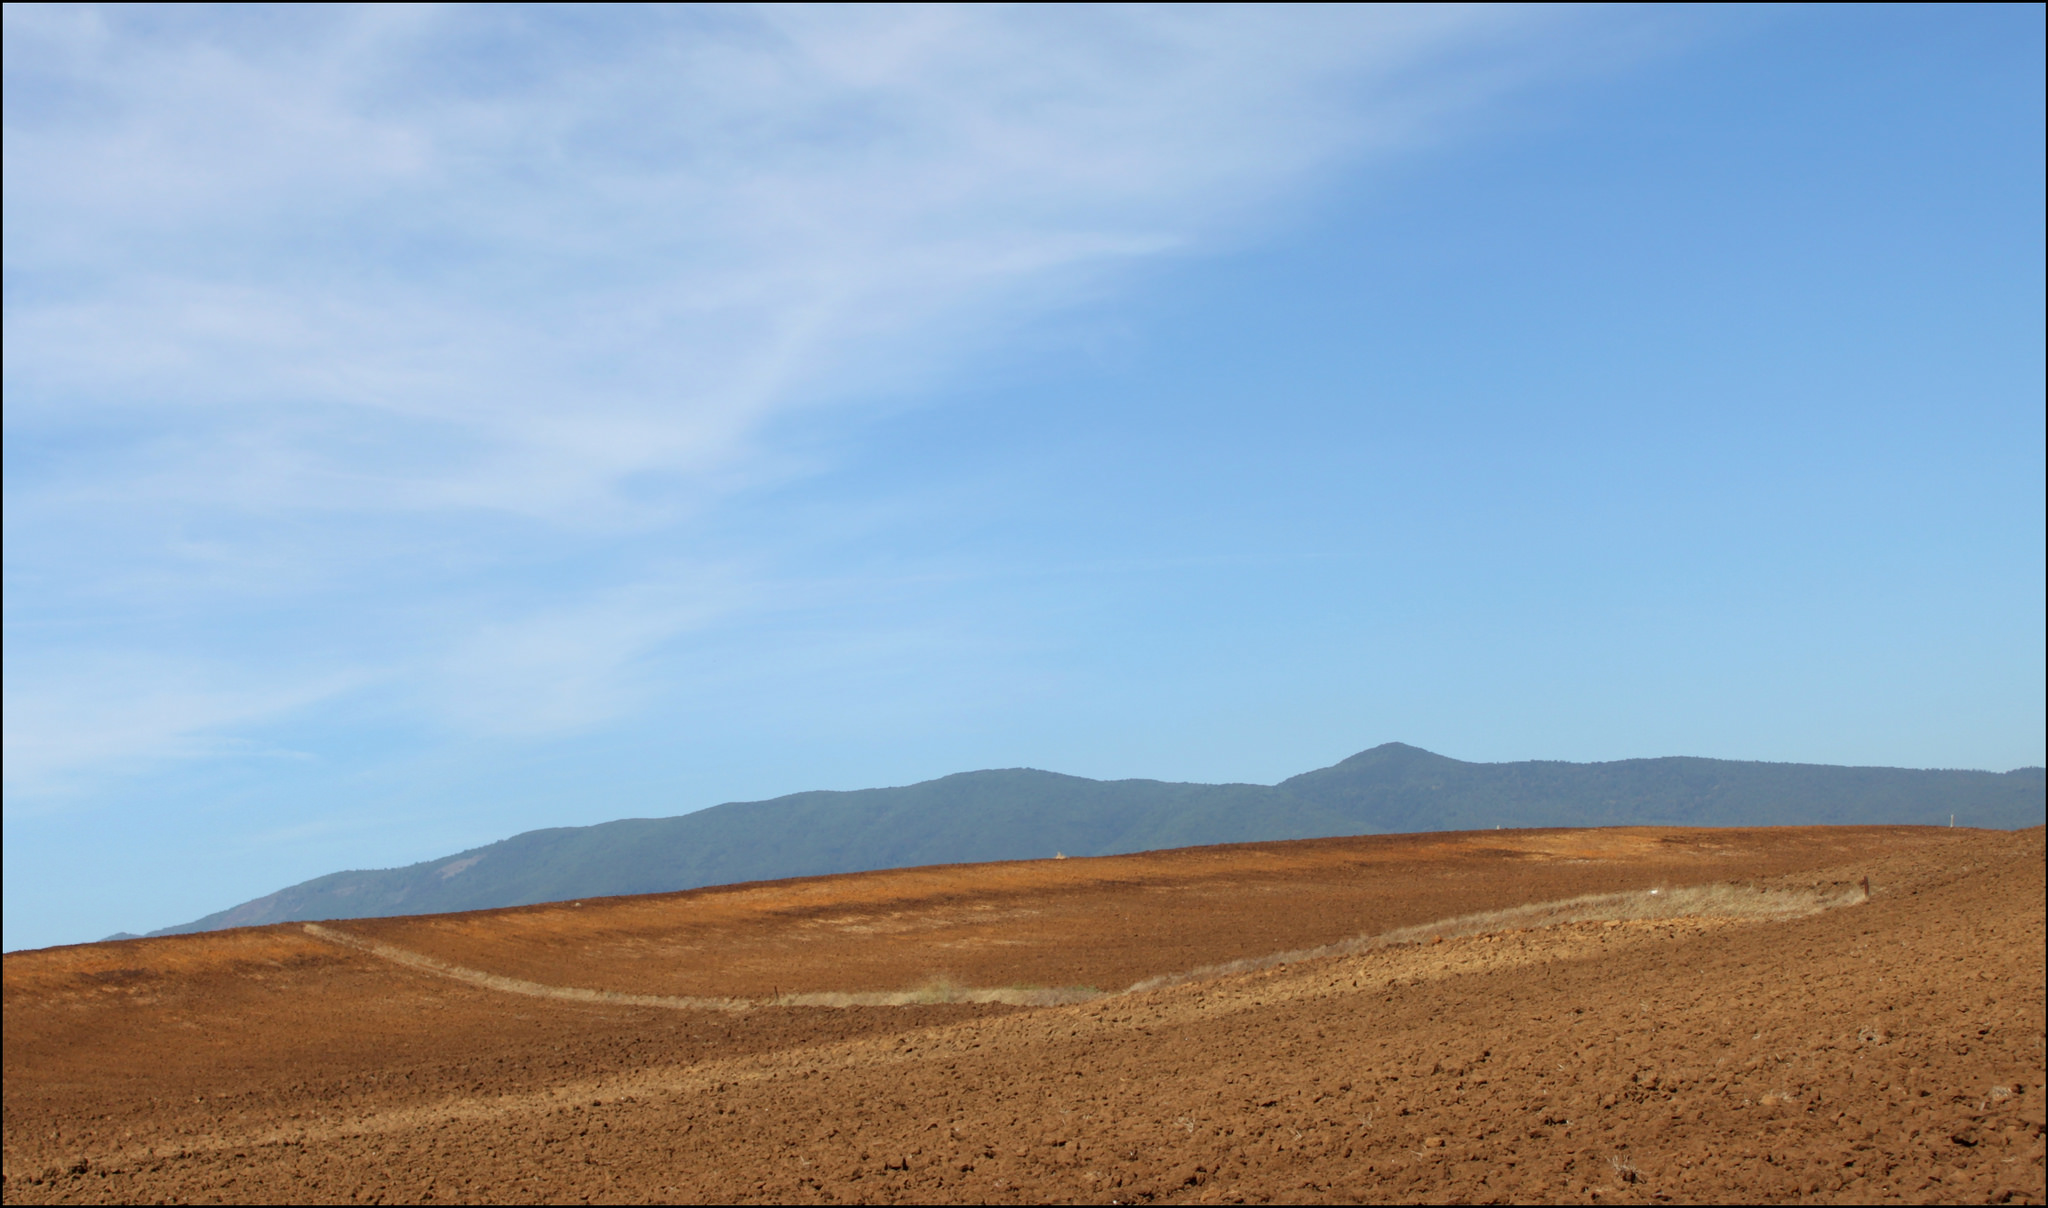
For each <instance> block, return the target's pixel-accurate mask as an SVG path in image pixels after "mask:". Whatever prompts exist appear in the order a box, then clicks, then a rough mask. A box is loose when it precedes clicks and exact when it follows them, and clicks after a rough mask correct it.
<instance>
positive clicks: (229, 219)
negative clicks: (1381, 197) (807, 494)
mask: <svg viewBox="0 0 2048 1208" xmlns="http://www.w3.org/2000/svg"><path fill="white" fill-rule="evenodd" d="M6 21H7V25H6V40H5V41H6V47H5V53H6V80H7V84H6V87H7V99H6V113H7V117H6V123H7V124H6V167H5V173H6V177H5V179H6V186H5V187H6V194H7V206H8V211H9V219H8V222H7V224H6V268H7V302H6V321H5V341H6V344H5V354H6V413H7V427H8V445H9V474H8V488H7V492H8V493H7V513H8V522H7V523H8V571H7V573H8V582H9V590H8V595H9V600H8V609H9V617H8V643H9V647H10V657H9V660H8V663H9V671H8V679H9V684H8V691H9V697H10V701H9V708H8V717H9V720H8V727H9V738H8V743H9V747H8V750H9V758H8V775H9V783H10V788H11V789H12V790H15V791H25V792H33V791H39V786H42V787H46V786H48V785H50V784H54V783H58V782H60V781H62V780H63V779H64V777H66V776H67V775H70V774H72V773H75V772H81V771H83V770H87V769H93V768H104V767H109V766H114V765H120V764H123V761H124V760H126V761H130V762H132V761H133V760H135V759H148V758H165V757H191V756H194V755H200V754H205V753H208V752H214V751H218V750H220V749H221V744H222V743H224V742H230V741H231V739H232V736H234V735H236V734H239V733H242V732H244V731H246V730H248V729H249V728H250V727H252V726H257V725H259V724H260V723H261V722H262V720H263V719H265V718H271V717H276V716H279V715H282V714H284V713H288V712H289V711H291V710H294V709H303V708H305V707H306V706H307V705H308V704H310V703H316V702H318V701H321V700H328V699H332V698H333V697H335V696H336V695H340V694H346V693H348V692H352V691H358V690H360V689H361V688H362V687H363V685H365V684H382V685H386V686H389V685H391V684H394V683H397V684H402V685H403V684H410V685H411V687H410V688H409V689H406V690H404V691H400V692H399V693H398V694H397V696H396V697H395V698H394V699H404V700H409V701H412V702H415V703H421V702H424V705H425V707H426V708H428V709H429V710H430V712H431V713H432V714H433V715H434V716H435V717H436V718H437V719H438V723H437V724H446V725H452V726H456V727H458V728H468V729H478V730H482V731H485V732H503V733H519V734H530V733H545V732H551V731H557V730H566V729H574V728H576V727H582V726H590V725H594V724H601V722H602V721H603V720H604V719H606V718H610V717H614V716H617V715H618V714H619V713H620V712H621V711H622V710H626V709H630V708H631V707H632V702H633V701H634V700H636V699H639V696H638V694H637V690H636V689H634V688H632V687H631V686H630V685H631V683H632V681H633V678H634V675H635V667H636V664H637V663H638V661H639V660H641V659H643V658H644V657H645V656H646V655H647V654H648V653H649V652H650V651H653V650H655V649H658V648H659V647H660V646H661V645H662V643H664V642H665V641H668V640H670V639H672V638H674V637H675V636H676V635H678V634H683V633H687V632H689V631H691V630H693V629H696V628H701V627H704V626H706V625H711V624H715V623H716V622H717V621H718V619H719V618H721V617H728V616H731V615H734V614H735V612H737V611H743V610H744V609H745V608H746V607H748V605H747V603H746V602H747V601H748V600H749V599H753V598H756V597H757V596H758V594H759V593H758V592H756V591H754V590H752V589H750V588H748V587H747V586H746V585H745V584H744V583H743V582H736V581H735V580H734V579H733V575H734V574H736V573H739V572H735V571H734V570H733V568H732V567H729V566H713V567H706V566H693V565H691V564H689V563H688V562H687V560H684V561H682V562H678V560H677V558H676V556H675V555H674V554H673V552H672V551H671V552H670V553H668V554H666V555H665V556H664V557H663V558H661V559H656V560H651V561H640V562H635V561H633V560H632V559H625V560H624V561H623V562H620V563H617V564H613V565H610V566H608V567H607V568H606V570H605V571H604V573H603V574H602V575H600V576H596V577H593V578H581V579H577V580H575V581H574V582H564V581H562V580H560V579H559V578H556V577H550V576H544V575H542V576H532V577H530V578H527V579H522V578H521V576H520V574H519V567H520V566H521V565H522V563H523V560H525V559H527V558H528V557H529V556H530V551H531V549H532V548H533V547H534V546H535V544H536V543H539V544H542V545H546V546H548V547H549V548H551V549H561V548H565V547H573V545H574V544H575V542H576V541H577V540H579V539H584V538H588V539H593V540H595V539H601V538H605V537H606V536H607V535H616V534H620V533H635V532H649V531H669V530H674V531H682V530H686V529H690V528H691V527H692V526H696V527H697V528H702V527H704V526H715V523H716V505H717V500H718V499H719V498H720V497H721V495H722V494H723V493H726V492H729V491H731V490H733V489H735V488H736V487H738V486H744V485H748V484H760V483H764V482H773V481H774V480H776V478H777V477H778V476H787V475H789V474H791V473H795V472H798V471H797V470H796V469H793V468H792V467H793V465H794V463H793V462H792V460H791V459H790V457H789V456H787V455H786V454H785V453H784V452H783V451H780V450H778V449H777V448H776V447H775V445H774V441H773V439H772V436H771V429H772V428H773V426H774V425H775V424H776V423H777V422H778V421H786V420H788V419H789V418H791V417H795V416H802V415H804V414H807V413H811V412H814V411H816V410H818V409H821V408H837V409H839V411H840V412H841V413H842V414H843V413H846V412H847V411H848V410H849V409H857V408H858V407H859V406H860V405H861V404H862V403H863V402H870V403H872V402H874V401H876V400H879V399H883V398H886V397H888V396H890V394H891V392H894V393H895V394H897V395H901V394H903V393H905V392H906V391H909V390H912V389H914V388H915V387H916V386H917V385H919V384H920V383H923V382H927V381H930V380H933V379H935V378H937V377H938V376H940V375H943V374H944V373H946V372H948V371H949V370H954V369H957V368H958V367H959V366H960V365H961V364H963V363H965V361H966V360H967V359H968V358H969V357H971V356H972V355H973V354H974V353H975V351H976V350H977V349H981V348H985V347H987V346H989V345H991V344H992V343H993V342H995V341H997V340H999V339H1000V338H1001V336H1002V333H1003V332H1004V330H1005V329H1006V328H1007V327H1008V326H1010V325H1011V324H1014V323H1015V322H1017V321H1019V320H1021V319H1024V318H1028V317H1030V316H1032V315H1036V314H1042V313H1045V312H1047V311H1048V310H1051V309H1055V308H1057V307H1059V306H1061V305H1063V304H1066V303H1068V302H1071V301H1072V300H1074V299H1076V298H1079V297H1084V296H1088V295H1090V294H1091V293H1092V292H1094V291H1099V290H1101V289H1104V288H1110V287H1113V285H1114V274H1115V273H1116V272H1117V270H1118V269H1120V268H1122V267H1124V266H1128V265H1131V264H1134V263H1137V262H1140V261H1142V260H1144V259H1145V258H1147V257H1155V256H1159V255H1162V254H1171V253H1182V252H1187V251H1190V250H1195V251H1198V250H1200V249H1201V248H1203V247H1205V246H1211V245H1213V244H1215V243H1216V242H1217V241H1219V240H1225V239H1229V238H1234V237H1237V236H1238V235H1239V234H1240V233H1242V232H1244V231H1246V230H1249V229H1251V228H1252V227H1253V226H1254V225H1255V221H1256V220H1255V219H1254V217H1253V215H1254V214H1255V212H1256V211H1258V210H1259V209H1260V208H1261V207H1262V206H1264V205H1266V204H1268V203H1273V202H1276V201H1283V200H1285V199H1286V198H1288V197H1289V196H1292V195H1298V194H1300V193H1301V192H1302V191H1303V190H1304V189H1305V188H1307V187H1308V186H1310V185H1312V183H1313V181H1314V180H1315V178H1316V176H1317V174H1318V173H1320V172H1325V171H1328V170H1331V169H1332V168H1334V167H1337V166H1339V165H1344V164H1350V163H1355V162H1357V161H1358V160H1359V158H1360V157H1362V156H1369V155H1372V154H1376V153H1385V152H1388V151H1392V150H1397V149H1399V148H1402V147H1404V146H1408V145H1412V144H1415V143H1417V142H1420V141H1424V140H1427V139H1428V138H1430V137H1431V136H1432V135H1433V134H1434V133H1435V132H1437V131H1439V130H1440V128H1441V127H1442V126H1443V125H1444V123H1445V121H1446V120H1447V119H1449V118H1451V117H1453V116H1455V115H1457V114H1460V113H1465V112H1469V111H1470V110H1471V108H1472V107H1473V106H1474V105H1475V104H1476V103H1478V102H1482V101H1484V100H1486V99H1488V98H1489V97H1492V96H1495V95H1498V94H1499V93H1500V92H1501V91H1502V90H1504V89H1506V88H1508V87H1511V86H1512V85H1514V84H1516V83H1518V82H1520V81H1521V80H1522V79H1525V78H1527V76H1528V75H1530V74H1532V73H1534V72H1536V71H1539V70H1550V69H1554V68H1555V66H1556V64H1555V62H1554V61H1552V58H1550V57H1546V53H1545V52H1544V51H1543V49H1542V48H1543V47H1544V46H1545V45H1546V43H1548V42H1555V39H1554V38H1551V37H1549V35H1547V34H1546V27H1547V26H1555V25H1557V24H1558V23H1559V21H1560V18H1558V17H1557V16H1555V15H1554V14H1552V13H1547V12H1541V11H1537V12H1531V11H1528V10H1502V9H1496V8H1492V7H1486V6H1480V7H1474V8H1417V9H1406V8H1378V7H1374V8H1330V7H1313V8H1306V9H1294V10H1286V11H1284V12H1274V11H1272V10H1268V9H1264V8H1210V7H1199V8H1101V9H1068V8H1038V7H1022V8H997V7H964V8H951V7H915V8H893V7H892V8H878V9H868V8H840V7H827V8H770V9H725V8H712V9H695V8H691V9H627V10H602V11H599V12H596V13H588V12H586V11H585V10H583V9H580V8H570V9H538V8H523V7H522V8H453V9H437V8H423V9H412V8H403V9H386V8H365V9H327V8H313V9H261V10H248V9H197V10H194V9H154V8H139V9H128V8H121V9H99V8H90V7H78V8H73V7H65V8H43V7H37V6H27V7H16V6H10V7H9V8H8V9H7V17H6ZM1581 32H1583V31H1581ZM650 484H651V485H650ZM429 566H430V567H432V568H433V569H432V571H431V573H422V572H421V568H422V567H429ZM764 573H765V572H764ZM740 578H742V579H743V578H744V574H740ZM707 582H709V583H711V584H712V586H709V587H707V586H705V584H706V583H707ZM371 588H375V589H377V590H378V591H380V592H381V596H380V602H379V605H378V607H375V608H365V607H362V606H361V602H360V597H361V594H362V593H363V592H365V591H366V590H369V589H371ZM457 613H460V614H462V615H463V618H464V619H463V620H462V621H461V622H460V623H457V622H454V621H451V620H450V619H449V617H450V616H451V614H457ZM166 616H179V617H184V618H186V620H185V621H184V622H182V623H180V624H178V625H173V626H167V624H166V623H164V622H163V621H162V618H164V617H166ZM193 617H200V618H204V620H203V621H197V622H195V621H192V620H191V618H193ZM280 618H285V619H280ZM266 634H269V635H270V636H269V637H268V638H266V636H265V635H266ZM167 635H168V636H167ZM294 635H295V636H294ZM593 635H595V636H593ZM166 645H168V646H170V647H172V653H175V655H176V658H175V659H173V658H168V657H165V655H166V651H165V649H164V648H165V647H166ZM285 650H288V651H289V653H288V654H282V653H280V652H281V651H285ZM17 652H18V653H21V654H24V655H27V656H29V657H23V658H20V659H17V658H16V657H14V656H15V654H16V653H17ZM138 683H144V684H146V685H147V687H146V689H145V690H143V691H141V692H139V693H138V691H137V687H136V685H137V684H138ZM223 684H228V685H233V687H232V688H222V687H219V685H223ZM139 701H140V702H145V703H146V702H149V701H155V702H158V704H159V705H161V706H162V707H157V706H155V705H150V706H147V707H145V704H139V703H138V702H139ZM478 701H487V702H490V703H489V704H488V706H487V707H486V706H482V705H479V704H477V703H476V702H478ZM521 701H526V702H531V703H530V704H529V705H524V706H522V705H521V704H520V703H519V702H521ZM178 702H184V704H182V705H181V704H179V703H178ZM464 702H468V703H464ZM60 718H61V722H60V721H59V720H57V719H60ZM17 723H19V724H17ZM75 732H91V733H95V734H98V735H100V737H99V738H97V739H95V741H93V742H90V743H83V744H81V743H78V742H76V741H72V740H68V739H66V738H64V737H63V735H65V734H70V733H75ZM18 772H19V774H17V773H18Z"/></svg>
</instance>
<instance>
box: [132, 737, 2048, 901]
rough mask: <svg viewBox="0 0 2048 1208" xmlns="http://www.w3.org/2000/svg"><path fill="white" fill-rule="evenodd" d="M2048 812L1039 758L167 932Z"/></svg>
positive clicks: (2002, 802) (308, 896)
mask: <svg viewBox="0 0 2048 1208" xmlns="http://www.w3.org/2000/svg"><path fill="white" fill-rule="evenodd" d="M1950 815H1954V818H1955V821H1956V822H1957V824H1959V825H1962V826H1978V827H1998V828H2018V827H2024V826H2038V825H2040V824H2041V823H2042V822H2043V821H2044V820H2048V792H2044V776H2043V771H2042V769H2040V768H2021V769H2019V770H2018V771H2013V772H2005V773H1995V772H1970V771H1916V770H1910V769H1903V768H1844V767H1829V766H1824V765H1818V764H1798V763H1739V762H1734V761H1731V760H1725V759H1686V758H1671V759H1625V760H1621V761H1619V762H1615V763H1591V764H1587V763H1552V762H1529V763H1464V762H1461V761H1459V760H1456V759H1447V758H1445V757H1444V756H1442V755H1433V754H1431V753H1430V752H1428V751H1424V750H1421V749H1420V748H1417V747H1411V746H1406V745H1404V744H1402V743H1397V742H1396V743H1387V744H1385V745H1384V746H1378V747H1374V748H1373V749H1372V750H1370V751H1364V752H1361V753H1360V754H1357V755H1353V756H1352V757H1351V758H1349V759H1347V760H1345V761H1344V762H1342V763H1340V764H1337V765H1336V766H1334V767H1328V768H1323V769H1321V770H1320V771H1315V772H1307V773H1304V774H1302V775H1300V776H1296V777H1294V778H1293V779H1291V780H1283V781H1281V782H1280V783H1279V784H1277V785H1271V786H1268V785H1257V784H1170V783H1166V782H1162V781H1158V780H1108V781H1105V780H1087V779H1084V778H1082V777H1079V776H1062V775H1059V774H1057V773H1054V772H1039V771H1033V770H1031V769H1029V768H1011V769H1007V770H1003V771H988V772H963V773H961V774H959V775H956V776H947V777H944V778H942V779H939V780H928V781H925V782H924V783H922V784H913V785H909V786H907V787H905V788H891V789H862V790H859V791H857V792H847V793H826V792H818V793H796V794H794V795H792V796H788V797H777V798H775V799H774V800H772V801H746V802H735V803H732V804H728V805H720V806H715V807H713V808H711V809H706V810H699V811H697V812H696V813H691V814H684V815H681V816H680V817H675V818H629V819H625V820H623V821H619V822H606V823H602V824H600V825H597V826H577V827H559V828H555V829H550V830H537V831H528V832H526V833H525V834H522V835H514V836H513V837H511V838H510V839H505V840H502V841H500V842H497V843H493V844H490V845H488V846H486V847H478V848H472V849H470V850H469V851H464V852H457V853H456V854H454V855H452V856H447V857H444V858H442V859H438V860H428V861H426V862H425V863H422V864H414V865H411V866H409V867H406V868H391V869H380V870H375V871H356V872H337V873H331V874H329V875H327V876H324V877H317V878H315V879H313V880H311V881H306V882H304V883H302V884H298V885H294V886H291V887H290V888H288V889H281V890H279V891H277V892H276V893H273V894H270V895H268V896H267V897H261V898H257V899H256V900H254V901H252V902H244V903H242V904H241V905H239V906H235V907H233V908H231V909H228V910H223V911H221V912H220V913H218V914H210V915H207V916H206V917H205V918H203V919H198V920H195V921H194V922H190V923H186V924H185V925H183V926H181V927H166V928H164V929H163V930H162V931H153V932H151V933H150V934H151V935H174V934H179V933H183V932H191V931H212V930H217V929H219V928H222V927H243V926H254V925H257V924H262V923H277V922H284V921H288V920H294V919H334V918H368V917H376V916H384V915H396V914H431V913H437V912H443V911H452V910H481V909H487V908H490V907H496V906H522V905H528V904H530V903H534V902H551V901H560V900H564V899H569V898H590V897H605V896H609V895H612V894H627V893H660V892H666V891H671V890H678V889H694V888H696V887H698V886H701V885H722V884H730V883H733V882H738V881H760V880H771V879H774V878H779V877H796V876H812V875H818V874H824V873H840V872H860V871H865V870H867V869H875V868H902V867H909V866H914V865H920V864H960V863H971V862H977V861H986V860H1021V859H1032V858H1038V857H1044V856H1050V855H1052V854H1054V852H1056V851H1057V852H1064V853H1066V854H1067V855H1070V856H1081V855H1110V854H1114V853H1119V852H1134V851H1151V850H1156V849H1159V848H1169V847H1193V846H1198V845H1202V844H1210V843H1246V842H1256V841H1261V840H1271V839H1307V838H1319V837H1324V836H1330V835H1359V834H1394V833H1405V832H1416V831H1435V830H1479V829H1491V828H1492V827H1495V826H1509V827H1531V826H1640V825H1671V826H1788V825H1802V824H1850V823H1919V824H1925V825H1946V824H1947V823H1948V822H1949V819H1950Z"/></svg>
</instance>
